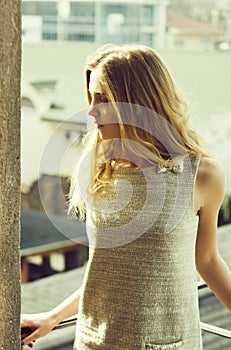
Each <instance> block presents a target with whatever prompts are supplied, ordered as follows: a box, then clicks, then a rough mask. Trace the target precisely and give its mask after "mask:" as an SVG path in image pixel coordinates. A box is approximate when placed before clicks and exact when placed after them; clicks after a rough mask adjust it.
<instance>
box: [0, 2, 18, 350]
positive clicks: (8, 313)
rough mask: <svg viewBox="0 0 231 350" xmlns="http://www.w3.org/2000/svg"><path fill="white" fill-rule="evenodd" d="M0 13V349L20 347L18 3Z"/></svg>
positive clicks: (8, 4)
mask: <svg viewBox="0 0 231 350" xmlns="http://www.w3.org/2000/svg"><path fill="white" fill-rule="evenodd" d="M0 4H1V11H0V349H4V350H6V349H10V350H16V349H17V350H18V349H20V336H19V332H20V328H19V319H20V299H21V294H20V259H19V252H20V250H19V247H20V241H19V227H20V224H19V222H20V214H19V213H20V99H21V97H20V95H21V94H20V75H21V0H1V3H0Z"/></svg>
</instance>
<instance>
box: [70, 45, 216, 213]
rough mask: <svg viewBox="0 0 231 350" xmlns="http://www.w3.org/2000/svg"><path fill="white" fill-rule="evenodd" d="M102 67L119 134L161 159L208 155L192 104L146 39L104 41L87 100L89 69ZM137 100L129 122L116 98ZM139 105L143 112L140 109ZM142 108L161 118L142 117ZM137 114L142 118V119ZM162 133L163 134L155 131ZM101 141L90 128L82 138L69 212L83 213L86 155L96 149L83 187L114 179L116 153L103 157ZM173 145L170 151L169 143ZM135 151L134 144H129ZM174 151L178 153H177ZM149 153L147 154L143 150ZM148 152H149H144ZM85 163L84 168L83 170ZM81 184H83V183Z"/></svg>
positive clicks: (128, 101)
mask: <svg viewBox="0 0 231 350" xmlns="http://www.w3.org/2000/svg"><path fill="white" fill-rule="evenodd" d="M95 69H97V70H99V72H100V75H99V76H100V83H101V85H102V86H103V89H104V91H105V93H106V96H107V98H108V101H109V102H110V103H112V104H113V105H115V109H116V111H117V118H118V123H119V127H120V135H121V139H124V140H133V141H135V142H136V143H138V144H140V145H141V146H143V149H146V150H147V152H148V153H147V154H148V158H149V159H152V160H154V161H155V162H157V163H158V164H160V165H163V166H171V165H174V164H175V161H176V159H180V158H184V157H185V156H186V155H188V154H200V155H202V156H206V157H210V156H211V155H210V153H209V152H208V151H207V150H206V146H205V143H204V141H203V140H202V138H201V137H200V136H199V134H198V132H196V131H195V130H194V129H193V127H192V126H191V125H190V122H189V113H188V106H187V104H186V102H185V100H184V99H183V98H182V96H181V94H180V92H179V91H178V89H177V87H176V84H175V82H174V80H173V77H172V76H171V74H170V72H169V70H168V68H167V66H166V64H165V63H164V62H163V60H162V59H161V58H160V56H159V55H158V54H157V53H156V52H155V51H154V50H153V49H151V48H149V47H146V46H143V45H126V46H116V45H113V46H108V45H106V46H103V47H101V48H100V49H99V50H97V51H96V53H95V55H94V57H93V58H92V59H91V60H90V62H88V63H87V65H86V89H87V97H88V102H89V104H91V95H90V93H89V90H88V89H89V83H90V75H91V72H92V71H93V70H95ZM118 103H119V104H120V103H122V104H123V103H124V104H125V105H128V106H129V105H135V106H138V107H137V108H136V109H135V110H136V112H135V113H133V111H132V109H130V112H131V113H130V116H129V118H130V123H129V124H128V123H127V122H126V123H124V121H123V116H122V113H121V111H120V108H117V107H116V104H118ZM139 106H140V115H139ZM143 108H145V110H150V111H152V112H153V116H154V115H158V116H161V118H154V117H153V118H151V119H150V118H147V120H146V119H145V118H142V113H143ZM134 118H139V125H140V127H137V123H136V121H135V120H134ZM156 134H159V135H162V139H163V138H164V142H161V138H159V137H155V135H156ZM100 142H101V140H100V138H99V132H98V130H96V129H95V130H90V131H89V132H88V133H87V134H86V136H85V137H84V139H83V151H82V155H81V157H80V158H79V161H78V164H77V166H76V170H75V171H74V174H73V176H72V179H71V189H70V196H69V197H70V198H69V199H70V201H69V212H76V213H77V215H78V217H79V218H80V219H84V217H85V204H84V200H83V198H82V197H83V193H80V192H81V191H80V189H79V186H78V180H77V178H78V176H79V169H80V164H81V163H82V162H83V159H84V158H85V157H86V155H87V154H88V153H89V152H91V150H94V152H93V153H92V157H91V161H90V162H87V163H88V165H89V163H91V166H88V169H86V172H85V174H84V176H85V179H86V185H85V186H83V187H84V191H88V192H89V193H91V194H93V193H95V192H97V191H98V190H99V188H101V187H102V186H103V185H104V184H105V183H107V182H109V181H110V179H111V174H112V172H113V170H114V168H115V166H116V159H110V157H109V158H108V157H106V156H105V157H103V158H102V159H103V160H101V163H100V162H98V161H97V158H98V155H97V149H98V148H97V145H99V144H100ZM166 144H168V146H169V147H170V148H171V152H170V153H171V154H170V153H169V149H168V147H166ZM130 151H131V152H132V151H133V152H134V150H132V149H130ZM173 154H174V157H173ZM143 156H145V155H143ZM146 157H147V155H146ZM82 172H83V169H82V170H81V173H82ZM82 190H83V188H82Z"/></svg>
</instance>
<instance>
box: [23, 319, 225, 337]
mask: <svg viewBox="0 0 231 350" xmlns="http://www.w3.org/2000/svg"><path fill="white" fill-rule="evenodd" d="M76 322H77V317H74V318H70V319H67V320H64V321H62V322H60V323H59V324H58V325H57V326H55V327H54V328H53V329H52V331H53V330H58V329H63V328H67V327H71V326H75V325H76ZM200 326H201V330H203V331H205V332H209V333H212V334H215V335H219V336H221V337H224V338H228V339H231V331H230V330H227V329H224V328H221V327H217V326H213V325H211V324H208V323H205V322H200ZM31 332H32V330H31V329H30V328H28V327H26V328H22V330H21V339H23V338H25V337H27V336H28V335H29V334H31Z"/></svg>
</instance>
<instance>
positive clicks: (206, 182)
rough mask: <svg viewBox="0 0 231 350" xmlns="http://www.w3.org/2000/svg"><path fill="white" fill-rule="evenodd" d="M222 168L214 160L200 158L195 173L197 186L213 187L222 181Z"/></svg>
mask: <svg viewBox="0 0 231 350" xmlns="http://www.w3.org/2000/svg"><path fill="white" fill-rule="evenodd" d="M224 175H225V172H224V168H223V166H222V165H221V164H220V163H219V162H218V161H217V160H216V159H214V158H208V157H201V161H200V164H199V168H198V173H197V181H198V184H200V185H203V186H206V187H207V186H210V185H215V184H216V183H217V184H219V182H223V181H224Z"/></svg>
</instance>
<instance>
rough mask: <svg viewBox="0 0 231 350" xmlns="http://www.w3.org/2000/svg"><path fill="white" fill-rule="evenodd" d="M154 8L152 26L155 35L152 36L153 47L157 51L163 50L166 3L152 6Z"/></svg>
mask: <svg viewBox="0 0 231 350" xmlns="http://www.w3.org/2000/svg"><path fill="white" fill-rule="evenodd" d="M153 6H155V8H154V25H155V28H156V30H155V33H154V36H153V43H152V44H153V47H155V48H156V49H158V50H162V49H164V48H165V36H166V23H167V11H166V7H167V2H163V3H161V4H156V5H153Z"/></svg>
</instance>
